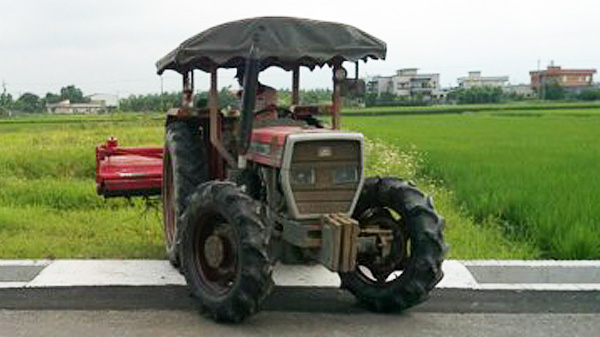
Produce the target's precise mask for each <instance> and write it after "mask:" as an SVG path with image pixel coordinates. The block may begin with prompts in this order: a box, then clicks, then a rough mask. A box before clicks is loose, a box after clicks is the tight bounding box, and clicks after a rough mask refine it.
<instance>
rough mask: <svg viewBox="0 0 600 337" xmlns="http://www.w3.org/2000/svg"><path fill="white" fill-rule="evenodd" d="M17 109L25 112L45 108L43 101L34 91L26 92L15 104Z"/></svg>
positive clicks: (38, 110)
mask: <svg viewBox="0 0 600 337" xmlns="http://www.w3.org/2000/svg"><path fill="white" fill-rule="evenodd" d="M14 107H15V109H17V110H20V111H23V112H30V113H31V112H42V111H43V110H44V105H43V102H42V101H40V98H39V97H38V96H37V95H35V94H32V93H29V92H27V93H24V94H23V95H21V97H19V99H18V100H17V101H16V102H15V104H14Z"/></svg>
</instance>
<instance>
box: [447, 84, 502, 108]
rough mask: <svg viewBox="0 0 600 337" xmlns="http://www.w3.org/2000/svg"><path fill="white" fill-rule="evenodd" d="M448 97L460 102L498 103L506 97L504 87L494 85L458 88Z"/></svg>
mask: <svg viewBox="0 0 600 337" xmlns="http://www.w3.org/2000/svg"><path fill="white" fill-rule="evenodd" d="M448 97H449V98H450V99H451V100H454V101H456V102H457V103H459V104H474V103H498V102H500V101H501V100H502V98H503V97H504V94H503V92H502V88H500V87H494V86H487V85H484V86H476V87H471V88H468V89H465V88H458V89H456V90H454V91H452V92H450V94H448Z"/></svg>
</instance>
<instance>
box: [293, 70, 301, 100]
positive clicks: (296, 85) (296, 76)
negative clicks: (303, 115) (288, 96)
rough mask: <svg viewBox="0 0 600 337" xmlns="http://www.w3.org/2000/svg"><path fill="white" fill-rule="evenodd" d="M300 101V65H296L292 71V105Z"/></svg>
mask: <svg viewBox="0 0 600 337" xmlns="http://www.w3.org/2000/svg"><path fill="white" fill-rule="evenodd" d="M299 102H300V67H299V66H296V67H295V68H294V70H293V72H292V105H298V104H299Z"/></svg>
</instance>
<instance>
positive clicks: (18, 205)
mask: <svg viewBox="0 0 600 337" xmlns="http://www.w3.org/2000/svg"><path fill="white" fill-rule="evenodd" d="M161 126H162V120H160V119H159V120H157V119H153V118H150V117H149V116H143V115H112V116H111V115H98V116H52V117H50V116H44V115H42V116H36V117H27V118H13V119H8V120H1V119H0V146H1V147H0V257H2V258H120V257H128V258H162V257H163V256H164V253H163V252H164V250H163V243H162V242H163V241H162V229H161V227H160V217H159V216H160V215H159V212H158V209H159V206H160V205H158V204H157V203H154V204H153V205H151V207H147V205H146V204H145V203H144V202H143V201H142V200H133V201H131V202H128V201H126V200H117V199H112V200H104V199H102V198H100V197H98V196H97V195H96V191H95V180H94V179H95V178H94V177H95V152H94V149H95V146H96V145H97V144H99V143H102V142H103V141H104V140H105V139H106V138H107V137H108V136H111V135H115V136H119V139H120V141H122V142H123V143H124V144H128V145H134V146H135V145H140V146H141V145H153V144H161V143H162V128H161Z"/></svg>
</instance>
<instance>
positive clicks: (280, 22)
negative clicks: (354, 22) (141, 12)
mask: <svg viewBox="0 0 600 337" xmlns="http://www.w3.org/2000/svg"><path fill="white" fill-rule="evenodd" d="M252 46H254V47H255V48H257V49H258V50H259V53H260V54H259V55H258V56H259V58H260V62H261V69H266V68H268V67H271V66H278V67H281V68H283V69H285V70H292V69H294V68H295V67H297V66H305V67H308V68H310V69H314V68H315V67H317V66H319V67H321V66H323V65H325V64H331V63H332V62H333V61H358V60H364V61H366V60H367V59H368V58H373V59H385V54H386V44H385V42H383V41H381V40H379V39H377V38H376V37H374V36H372V35H369V34H367V33H365V32H363V31H362V30H360V29H358V28H355V27H352V26H349V25H344V24H340V23H333V22H324V21H316V20H308V19H300V18H292V17H258V18H251V19H245V20H240V21H233V22H229V23H225V24H222V25H219V26H216V27H213V28H210V29H208V30H206V31H204V32H202V33H200V34H198V35H196V36H193V37H192V38H190V39H188V40H186V41H184V42H183V43H182V44H181V45H180V46H179V47H177V48H176V49H175V50H173V51H172V52H170V53H169V54H167V55H166V56H165V57H163V58H162V59H160V60H159V61H158V62H156V68H157V72H158V74H162V73H163V72H164V71H165V70H167V69H172V70H175V71H177V72H180V73H184V72H186V71H189V70H192V69H200V70H203V71H206V72H209V71H210V70H211V69H212V68H213V67H219V68H236V67H238V66H242V65H243V64H244V62H245V59H246V58H247V56H248V52H249V51H250V49H251V47H252Z"/></svg>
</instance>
